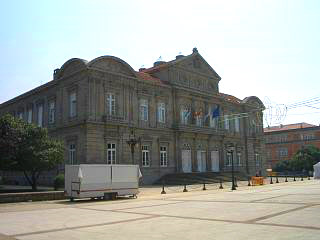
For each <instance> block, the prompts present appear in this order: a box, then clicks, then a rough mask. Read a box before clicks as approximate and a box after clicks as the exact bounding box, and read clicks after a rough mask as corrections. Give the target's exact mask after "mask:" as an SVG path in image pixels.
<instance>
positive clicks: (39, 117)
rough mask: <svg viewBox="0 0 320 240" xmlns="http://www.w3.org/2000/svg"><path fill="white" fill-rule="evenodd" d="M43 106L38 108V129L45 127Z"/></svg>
mask: <svg viewBox="0 0 320 240" xmlns="http://www.w3.org/2000/svg"><path fill="white" fill-rule="evenodd" d="M42 121H43V105H42V104H41V105H39V106H38V127H42V125H43V122H42Z"/></svg>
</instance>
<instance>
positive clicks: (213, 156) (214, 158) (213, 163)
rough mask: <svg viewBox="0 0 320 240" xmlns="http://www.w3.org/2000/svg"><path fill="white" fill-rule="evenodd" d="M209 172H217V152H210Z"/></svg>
mask: <svg viewBox="0 0 320 240" xmlns="http://www.w3.org/2000/svg"><path fill="white" fill-rule="evenodd" d="M211 170H212V172H219V171H220V167H219V151H211Z"/></svg>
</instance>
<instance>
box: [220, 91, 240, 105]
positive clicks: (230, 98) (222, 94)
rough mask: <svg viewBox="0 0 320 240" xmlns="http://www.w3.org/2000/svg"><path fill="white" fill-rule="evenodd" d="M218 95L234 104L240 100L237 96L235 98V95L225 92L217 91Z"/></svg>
mask: <svg viewBox="0 0 320 240" xmlns="http://www.w3.org/2000/svg"><path fill="white" fill-rule="evenodd" d="M218 96H220V97H222V98H223V99H224V100H226V101H228V102H232V103H236V104H241V102H242V101H241V100H240V99H239V98H236V97H235V96H232V95H229V94H225V93H218Z"/></svg>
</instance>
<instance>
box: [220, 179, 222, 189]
mask: <svg viewBox="0 0 320 240" xmlns="http://www.w3.org/2000/svg"><path fill="white" fill-rule="evenodd" d="M219 189H223V186H222V179H220V187H219Z"/></svg>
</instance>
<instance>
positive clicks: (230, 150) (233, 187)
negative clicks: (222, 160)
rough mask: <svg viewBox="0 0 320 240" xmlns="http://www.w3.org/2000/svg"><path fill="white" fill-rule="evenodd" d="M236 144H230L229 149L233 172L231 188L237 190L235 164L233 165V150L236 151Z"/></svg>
mask: <svg viewBox="0 0 320 240" xmlns="http://www.w3.org/2000/svg"><path fill="white" fill-rule="evenodd" d="M234 149H235V148H234V146H233V144H230V145H229V146H228V149H227V151H228V152H229V153H230V154H231V174H232V187H231V190H237V189H236V185H235V181H234V165H233V152H234Z"/></svg>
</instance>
